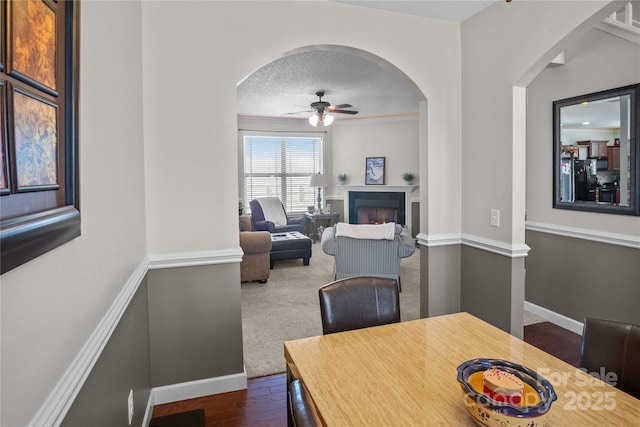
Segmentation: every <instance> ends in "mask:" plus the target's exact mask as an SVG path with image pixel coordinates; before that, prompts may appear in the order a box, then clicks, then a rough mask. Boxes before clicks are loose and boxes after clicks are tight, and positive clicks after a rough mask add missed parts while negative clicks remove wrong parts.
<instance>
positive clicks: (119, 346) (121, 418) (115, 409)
mask: <svg viewBox="0 0 640 427" xmlns="http://www.w3.org/2000/svg"><path fill="white" fill-rule="evenodd" d="M131 389H133V390H134V392H133V398H134V418H133V422H132V425H137V426H139V425H142V420H143V418H144V413H145V409H146V406H147V401H148V400H149V393H150V391H151V369H150V365H149V315H148V310H147V279H146V278H145V279H144V280H143V281H142V283H141V284H140V286H139V287H138V290H137V292H136V294H135V295H134V296H133V298H132V300H131V303H130V304H129V306H128V307H127V309H126V310H125V313H124V314H123V316H122V319H121V320H120V322H119V323H118V325H117V326H116V328H115V330H114V332H113V334H112V335H111V338H110V339H109V342H108V343H107V345H106V347H105V348H104V351H103V352H102V354H101V355H100V357H99V358H98V360H97V362H96V364H95V366H94V367H93V369H92V371H91V373H90V374H89V377H88V378H87V380H86V382H85V383H84V385H83V386H82V389H81V390H80V393H79V394H78V396H77V397H76V399H75V401H74V402H73V404H72V405H71V408H70V409H69V411H68V412H67V414H66V416H65V418H64V420H63V422H62V423H61V425H62V426H63V427H83V426H94V427H102V426H104V427H114V426H128V425H129V420H128V412H127V398H128V396H129V390H131Z"/></svg>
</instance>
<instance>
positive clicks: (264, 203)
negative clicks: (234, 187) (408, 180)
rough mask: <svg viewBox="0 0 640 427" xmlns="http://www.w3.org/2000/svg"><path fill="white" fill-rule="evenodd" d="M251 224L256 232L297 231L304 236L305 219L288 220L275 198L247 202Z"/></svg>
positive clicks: (280, 202) (279, 201)
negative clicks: (249, 208)
mask: <svg viewBox="0 0 640 427" xmlns="http://www.w3.org/2000/svg"><path fill="white" fill-rule="evenodd" d="M249 206H250V207H251V222H252V223H253V229H254V230H256V231H269V232H271V233H286V232H288V231H299V232H300V233H302V234H305V230H306V228H307V226H306V218H305V217H301V218H289V217H288V216H287V212H286V210H285V209H284V205H283V204H282V201H281V200H280V199H279V198H277V197H258V198H256V199H253V200H251V201H250V202H249Z"/></svg>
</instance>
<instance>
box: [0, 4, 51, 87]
mask: <svg viewBox="0 0 640 427" xmlns="http://www.w3.org/2000/svg"><path fill="white" fill-rule="evenodd" d="M9 18H10V19H9V22H10V26H9V28H10V36H9V43H10V44H9V47H10V49H9V53H10V55H11V58H10V60H9V65H10V67H11V75H13V76H16V77H17V78H19V79H21V80H23V81H25V82H27V83H29V84H31V85H32V86H35V87H37V88H39V89H41V90H44V91H46V92H49V93H51V94H52V95H57V81H56V80H57V70H56V57H57V40H56V37H57V36H56V31H57V28H56V27H57V25H56V24H57V22H56V18H57V15H56V12H55V11H54V10H53V9H52V8H51V7H50V6H49V5H48V4H47V3H45V2H43V1H33V0H31V1H14V2H12V3H11V13H10V14H9Z"/></svg>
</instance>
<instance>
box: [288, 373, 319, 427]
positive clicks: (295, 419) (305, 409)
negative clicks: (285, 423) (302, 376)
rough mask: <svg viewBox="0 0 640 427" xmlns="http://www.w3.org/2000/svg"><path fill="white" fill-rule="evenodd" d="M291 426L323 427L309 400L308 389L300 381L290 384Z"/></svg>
mask: <svg viewBox="0 0 640 427" xmlns="http://www.w3.org/2000/svg"><path fill="white" fill-rule="evenodd" d="M288 393H289V425H290V426H292V427H316V426H319V425H322V423H321V422H320V419H319V418H318V414H317V412H316V410H315V407H314V406H313V403H312V402H311V400H310V399H309V395H308V393H307V389H306V388H305V386H304V384H302V383H301V382H300V380H295V381H292V382H291V384H289V390H288Z"/></svg>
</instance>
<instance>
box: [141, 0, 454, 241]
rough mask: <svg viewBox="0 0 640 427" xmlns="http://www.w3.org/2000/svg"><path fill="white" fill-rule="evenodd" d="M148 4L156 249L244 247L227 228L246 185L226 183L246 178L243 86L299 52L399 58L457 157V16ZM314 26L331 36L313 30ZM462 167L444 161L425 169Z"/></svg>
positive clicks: (150, 232)
mask: <svg viewBox="0 0 640 427" xmlns="http://www.w3.org/2000/svg"><path fill="white" fill-rule="evenodd" d="M142 8H143V25H144V33H143V46H144V48H143V50H144V97H145V98H144V103H145V112H144V118H145V154H146V174H147V175H146V179H147V183H148V185H147V193H146V197H147V211H148V213H149V214H148V218H147V236H148V246H149V252H150V253H151V254H164V253H172V252H199V251H209V250H217V249H225V248H229V247H232V246H237V240H238V235H237V230H236V229H237V227H235V226H234V227H224V226H221V224H235V222H236V221H237V212H236V204H237V199H238V188H237V185H235V183H234V182H231V183H229V177H236V176H237V175H238V164H237V162H236V161H235V159H236V157H237V151H236V150H237V135H236V132H237V131H236V129H237V123H236V108H235V105H236V85H237V84H238V83H239V82H241V81H242V80H243V79H244V78H245V77H246V76H247V75H249V74H250V73H252V72H253V71H254V70H256V69H257V68H259V67H261V66H263V65H264V64H266V63H268V62H270V61H272V60H274V59H276V58H278V57H280V56H281V55H284V54H286V53H287V52H290V51H292V50H295V49H299V48H303V47H305V46H312V45H341V46H347V47H354V48H357V49H361V50H364V51H366V52H370V53H372V54H374V55H377V56H379V57H381V58H383V59H384V60H386V61H388V62H390V63H391V64H393V65H395V66H396V67H397V68H398V69H400V70H401V71H402V72H404V73H405V74H406V75H407V76H408V77H409V78H410V79H411V80H412V81H413V82H414V83H415V84H416V86H417V87H418V88H419V89H420V90H421V91H422V92H423V94H424V95H425V97H426V98H427V99H428V100H429V110H430V118H432V120H431V121H430V123H429V128H428V132H429V135H428V137H429V138H430V139H432V140H433V141H438V142H439V143H441V146H440V150H441V152H442V158H448V157H455V153H456V152H457V151H456V150H457V147H459V130H458V129H459V120H458V117H459V111H460V100H459V93H460V79H459V70H460V61H459V26H458V24H456V23H452V22H445V21H438V20H432V19H426V18H419V17H413V16H408V15H403V14H393V13H388V12H384V11H380V10H375V9H368V8H361V7H354V6H351V5H345V4H340V3H334V2H262V1H258V2H217V1H212V2H179V1H178V2H143V6H142ZM315 25H320V26H321V27H322V31H311V30H310V28H313V27H314V26H315ZM169 28H170V29H171V31H168V30H167V29H169ZM381 28H384V31H381V30H380V29H381ZM445 141H446V144H444V143H443V142H445ZM452 153H453V154H454V155H453V156H452V155H451V154H452ZM362 157H364V156H362ZM445 166H446V167H445ZM439 169H440V170H439ZM457 170H459V169H458V166H457V165H453V166H452V165H448V164H445V163H443V162H438V163H437V164H436V165H434V166H433V168H430V169H429V170H428V171H425V170H421V171H420V174H426V173H429V174H431V173H433V174H435V175H436V176H438V177H442V176H447V175H449V174H454V175H455V174H459V172H458V171H457ZM446 181H448V182H454V181H455V180H454V179H451V180H446ZM221 183H229V185H220V184H221ZM438 185H439V186H438V189H437V190H434V191H441V192H443V193H444V195H447V197H451V198H452V199H454V200H456V199H457V200H459V189H455V188H451V189H448V188H447V185H446V184H445V185H444V186H443V185H442V183H439V184H438ZM225 207H226V208H225ZM442 218H443V219H442V221H441V224H439V225H438V226H439V227H442V228H449V229H452V230H459V227H460V226H459V221H457V222H456V221H455V216H454V217H453V218H454V220H452V219H451V218H452V216H451V215H442Z"/></svg>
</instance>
